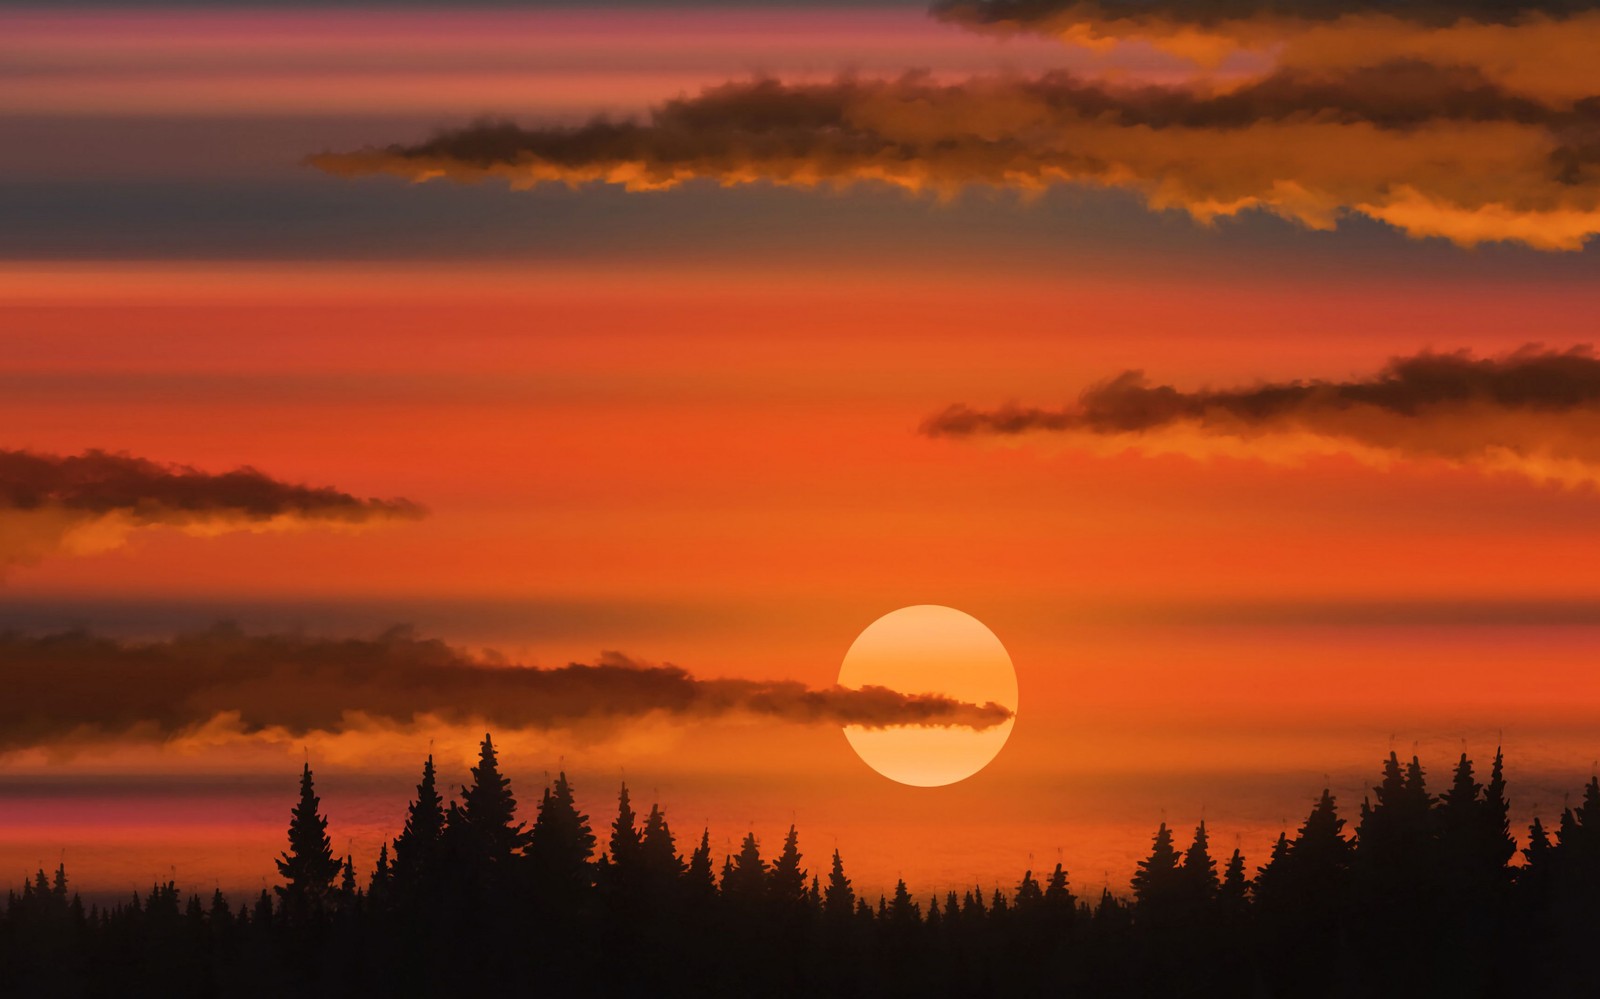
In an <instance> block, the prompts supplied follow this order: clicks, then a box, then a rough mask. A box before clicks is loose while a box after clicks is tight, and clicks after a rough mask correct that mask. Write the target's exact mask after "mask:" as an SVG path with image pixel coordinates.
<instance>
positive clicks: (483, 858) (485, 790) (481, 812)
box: [460, 732, 529, 880]
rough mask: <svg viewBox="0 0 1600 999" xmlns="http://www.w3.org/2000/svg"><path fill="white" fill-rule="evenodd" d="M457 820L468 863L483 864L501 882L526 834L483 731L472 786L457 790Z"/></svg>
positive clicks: (506, 782) (523, 842) (509, 784)
mask: <svg viewBox="0 0 1600 999" xmlns="http://www.w3.org/2000/svg"><path fill="white" fill-rule="evenodd" d="M460 821H461V823H462V825H463V827H464V828H463V831H464V832H465V834H466V835H465V837H464V839H463V841H464V843H465V844H466V849H467V850H468V851H469V853H468V856H467V857H466V858H465V859H466V861H467V862H468V863H469V864H476V865H485V866H486V868H487V870H488V871H490V872H493V873H492V874H491V877H493V878H494V879H495V880H503V879H504V878H505V877H506V876H507V874H508V872H509V869H510V866H511V863H512V861H513V860H514V859H515V858H516V857H517V856H518V855H519V854H520V853H521V852H522V849H523V847H524V846H526V845H527V843H528V838H529V834H528V833H527V831H526V830H525V828H524V826H523V824H522V823H520V822H518V821H517V799H516V796H515V795H513V794H512V793H511V781H510V779H509V778H507V777H504V776H502V775H501V773H500V762H499V758H498V756H497V755H496V753H495V749H494V740H493V739H491V738H490V736H489V733H487V732H485V733H484V736H483V742H482V744H481V745H480V746H479V750H478V765H477V766H475V767H473V768H472V783H471V784H470V785H468V786H466V787H463V788H462V789H461V810H460Z"/></svg>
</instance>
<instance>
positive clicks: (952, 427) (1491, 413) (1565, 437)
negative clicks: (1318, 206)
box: [922, 347, 1600, 483]
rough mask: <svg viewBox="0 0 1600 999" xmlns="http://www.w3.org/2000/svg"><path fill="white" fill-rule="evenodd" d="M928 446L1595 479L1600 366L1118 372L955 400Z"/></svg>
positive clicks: (1514, 359)
mask: <svg viewBox="0 0 1600 999" xmlns="http://www.w3.org/2000/svg"><path fill="white" fill-rule="evenodd" d="M922 432H923V433H925V434H927V435H929V436H933V437H1019V436H1022V435H1027V434H1049V435H1058V436H1060V437H1062V438H1064V439H1068V440H1071V441H1074V442H1077V443H1081V444H1084V445H1086V446H1090V447H1095V448H1097V449H1104V448H1113V449H1136V450H1144V451H1151V452H1169V451H1170V452H1179V453H1188V454H1195V455H1206V454H1212V453H1229V454H1243V455H1255V456H1258V457H1262V458H1267V459H1269V460H1272V459H1280V458H1300V457H1304V456H1305V455H1307V454H1311V453H1327V452H1342V453H1347V454H1352V455H1355V456H1356V457H1358V458H1361V459H1363V460H1368V461H1372V462H1375V463H1385V462H1392V461H1395V460H1408V459H1411V460H1415V459H1428V460H1440V461H1445V462H1448V463H1451V464H1455V465H1460V466H1464V467H1471V468H1479V469H1483V470H1490V471H1512V472H1516V473H1519V474H1522V475H1526V476H1528V477H1529V478H1533V479H1537V480H1554V481H1560V482H1567V483H1600V358H1597V357H1596V356H1595V354H1594V352H1593V351H1592V350H1591V349H1590V348H1588V347H1576V348H1573V349H1570V350H1565V351H1552V350H1544V349H1541V348H1537V347H1526V348H1523V349H1522V350H1519V351H1516V352H1514V353H1510V354H1505V355H1502V356H1498V357H1475V356H1473V355H1472V354H1470V353H1468V352H1465V351H1460V352H1455V353H1423V354H1417V355H1413V356H1410V357H1400V358H1396V359H1394V360H1392V361H1390V362H1389V363H1388V365H1386V366H1385V367H1384V368H1383V369H1382V370H1380V371H1378V372H1377V373H1376V374H1374V375H1372V376H1370V377H1366V378H1357V379H1352V380H1347V381H1327V380H1306V381H1292V382H1268V383H1262V384H1257V385H1251V386H1245V387H1240V388H1226V389H1194V390H1183V389H1179V388H1176V387H1174V386H1171V385H1156V384H1152V383H1151V382H1150V381H1149V380H1148V379H1146V378H1145V377H1144V375H1143V373H1142V372H1139V371H1127V372H1124V373H1122V374H1121V375H1118V376H1117V377H1115V378H1112V379H1110V380H1108V381H1104V382H1101V383H1099V384H1096V385H1094V386H1091V387H1090V388H1088V389H1087V390H1085V391H1084V392H1083V393H1082V394H1081V395H1080V396H1079V398H1078V401H1077V403H1076V404H1073V405H1069V406H1064V407H1061V408H1054V409H1052V408H1041V407H1030V406H1019V405H1006V406H1000V407H997V408H992V409H976V408H972V407H969V406H966V405H959V404H958V405H953V406H950V407H949V408H947V409H945V410H944V411H942V412H940V413H937V414H935V415H933V416H932V417H930V418H929V419H928V420H927V421H926V422H925V423H924V424H923V426H922Z"/></svg>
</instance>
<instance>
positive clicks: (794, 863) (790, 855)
mask: <svg viewBox="0 0 1600 999" xmlns="http://www.w3.org/2000/svg"><path fill="white" fill-rule="evenodd" d="M805 891H806V872H805V869H804V868H802V867H801V866H800V834H799V833H798V832H796V831H795V827H794V826H792V825H791V826H790V827H789V833H788V835H787V836H785V837H784V840H783V852H782V853H780V854H779V855H778V859H777V860H776V861H774V862H773V864H772V870H771V872H770V873H769V874H768V875H767V893H768V895H769V897H771V899H772V900H773V901H774V902H775V903H777V904H778V905H779V906H780V907H788V908H791V909H798V908H799V907H800V906H801V904H802V903H803V902H804V901H805Z"/></svg>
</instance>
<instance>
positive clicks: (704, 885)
mask: <svg viewBox="0 0 1600 999" xmlns="http://www.w3.org/2000/svg"><path fill="white" fill-rule="evenodd" d="M1508 814H1509V802H1508V799H1507V797H1506V784H1505V779H1504V775H1503V758H1502V755H1501V754H1500V753H1499V751H1496V754H1495V758H1494V762H1493V765H1492V767H1491V769H1490V772H1489V775H1488V780H1487V781H1486V782H1480V781H1479V780H1478V779H1477V777H1476V776H1475V773H1474V767H1473V763H1472V761H1471V760H1470V759H1468V757H1467V756H1466V754H1464V753H1463V754H1462V755H1461V758H1460V759H1459V761H1458V762H1457V763H1456V765H1455V767H1454V770H1453V773H1452V775H1451V779H1450V782H1449V785H1448V787H1446V788H1445V790H1444V791H1443V792H1442V793H1440V794H1437V795H1436V794H1434V793H1433V792H1431V791H1430V790H1429V789H1428V786H1427V782H1426V775H1425V773H1424V770H1423V767H1422V765H1421V763H1420V762H1419V761H1418V760H1417V759H1416V758H1415V757H1413V758H1412V760H1411V761H1410V762H1409V763H1408V764H1403V763H1402V762H1401V761H1400V759H1399V758H1398V757H1397V756H1396V754H1394V753H1390V755H1389V758H1388V760H1387V761H1386V762H1385V764H1384V769H1383V775H1382V778H1381V780H1380V781H1379V782H1378V783H1377V784H1376V785H1374V786H1373V788H1372V793H1371V794H1370V795H1368V796H1367V797H1366V799H1365V800H1363V801H1362V802H1361V804H1360V807H1359V812H1358V817H1357V818H1356V820H1355V822H1354V825H1353V828H1351V827H1349V820H1347V819H1346V818H1345V817H1344V816H1342V815H1341V814H1340V812H1339V808H1338V803H1337V802H1336V800H1335V797H1334V796H1333V795H1332V794H1331V793H1329V792H1328V791H1327V790H1324V791H1323V792H1322V794H1321V795H1320V797H1318V799H1317V800H1316V802H1315V804H1314V805H1313V806H1312V808H1311V810H1310V812H1309V814H1308V815H1307V816H1306V818H1305V821H1304V822H1303V823H1301V824H1300V825H1299V826H1298V828H1297V829H1296V830H1295V831H1294V833H1293V834H1292V835H1291V834H1290V833H1289V832H1288V831H1287V830H1286V831H1285V832H1284V833H1282V834H1281V835H1280V836H1279V837H1278V840H1277V842H1276V843H1275V844H1274V845H1273V847H1272V850H1271V853H1270V855H1269V856H1268V857H1267V858H1266V859H1265V861H1264V862H1263V863H1261V864H1260V865H1259V866H1256V867H1252V866H1251V865H1250V864H1249V863H1248V862H1247V861H1246V859H1245V857H1244V856H1243V855H1242V854H1241V852H1240V851H1239V850H1237V849H1235V850H1233V851H1232V853H1231V855H1229V856H1228V857H1227V858H1226V859H1222V860H1220V861H1219V858H1218V857H1217V856H1216V855H1214V853H1213V850H1212V846H1211V842H1210V837H1209V833H1208V831H1207V828H1206V824H1205V822H1204V821H1202V822H1200V823H1199V824H1198V825H1197V826H1196V828H1195V829H1194V832H1193V835H1192V837H1191V838H1189V841H1188V845H1187V847H1180V842H1179V840H1178V839H1177V837H1176V832H1175V831H1174V830H1173V829H1171V828H1169V827H1168V825H1167V824H1166V823H1165V822H1162V823H1161V824H1160V825H1159V826H1158V828H1157V829H1156V832H1155V835H1154V837H1153V842H1152V847H1151V850H1150V853H1149V855H1148V856H1147V857H1146V858H1145V859H1144V860H1142V861H1140V862H1139V864H1138V869H1137V873H1136V874H1135V876H1134V878H1133V882H1132V889H1133V891H1132V897H1131V898H1122V897H1118V896H1116V895H1114V894H1113V893H1112V892H1111V891H1110V890H1109V888H1107V889H1103V890H1102V891H1101V892H1100V893H1099V894H1098V896H1097V897H1095V898H1093V899H1090V898H1080V897H1078V896H1077V895H1076V894H1075V893H1074V891H1073V889H1072V886H1071V884H1070V881H1069V878H1068V874H1067V872H1066V871H1065V870H1064V869H1063V868H1062V866H1061V865H1060V864H1056V865H1055V868H1054V869H1053V870H1051V871H1049V872H1048V873H1044V874H1042V875H1041V876H1035V874H1034V872H1033V871H1031V870H1030V871H1026V872H1024V873H1023V875H1022V877H1021V878H1020V880H1019V881H1018V882H1017V884H1016V886H1015V887H1014V888H1012V889H1011V890H1009V891H1006V890H1001V889H998V888H996V889H994V890H993V891H992V892H988V893H986V892H984V891H983V890H981V889H978V888H973V889H970V890H966V891H962V892H955V891H951V892H947V893H945V894H944V895H943V897H942V898H941V897H940V896H939V895H937V894H935V895H931V896H927V897H917V896H913V894H912V892H911V891H910V889H908V887H907V886H906V884H905V882H904V881H903V880H902V881H900V882H899V883H898V884H896V886H895V888H894V891H893V892H892V893H889V894H884V895H880V896H879V897H878V898H876V899H871V898H868V897H865V896H864V895H863V894H862V893H859V892H857V891H856V890H855V889H854V887H853V886H852V884H851V881H850V878H849V877H848V876H847V874H846V872H845V867H844V862H843V859H842V858H841V856H840V854H839V851H838V850H834V851H833V855H832V857H831V859H830V860H829V861H828V862H827V863H824V864H822V865H820V866H819V867H818V868H816V869H814V870H813V869H811V868H808V867H807V866H806V864H805V862H804V856H803V854H802V853H801V850H800V841H799V834H798V832H797V831H796V830H795V828H794V827H792V826H791V827H790V829H789V831H788V834H787V835H786V836H785V837H784V840H783V843H782V845H781V846H780V847H779V849H778V850H777V852H776V856H775V857H772V858H770V859H769V858H768V857H767V856H765V855H763V852H762V847H761V843H760V841H759V840H758V839H757V837H756V836H755V835H754V834H753V833H752V834H748V835H746V836H745V838H744V840H743V842H742V843H741V845H740V847H739V849H738V851H737V852H736V853H733V854H731V855H728V856H725V857H724V858H723V859H722V861H721V863H720V865H719V864H717V863H715V862H714V856H713V853H712V849H711V845H710V834H709V830H702V831H701V833H700V836H699V838H698V841H697V842H692V845H691V844H690V843H683V844H680V841H679V839H678V838H677V836H676V835H675V834H674V832H673V830H672V828H671V826H670V825H669V823H668V821H667V817H666V815H665V813H664V812H663V811H662V810H661V809H660V807H659V806H658V805H655V804H652V805H651V806H650V809H649V812H648V814H646V815H644V816H643V817H641V816H640V814H639V813H638V811H636V810H635V807H634V804H633V801H632V797H631V795H630V794H629V791H628V788H627V785H626V784H624V785H623V786H622V789H621V792H620V794H619V795H618V804H617V814H616V817H615V819H614V820H613V821H612V822H611V823H610V826H609V829H605V828H602V829H601V830H600V833H601V834H604V835H605V836H606V842H605V843H604V845H603V846H602V845H601V843H600V841H599V835H597V832H596V829H595V825H594V824H593V823H592V822H591V821H590V819H589V817H588V816H586V815H585V814H583V812H582V811H581V810H580V809H579V807H578V805H577V803H576V800H575V799H574V797H573V789H572V786H571V784H570V782H569V781H568V780H567V777H566V774H565V773H562V774H560V775H558V776H557V777H556V779H555V780H554V781H552V782H550V784H549V785H548V786H547V787H546V788H545V789H544V792H543V796H542V797H541V798H540V800H539V803H538V805H537V807H536V809H535V811H534V816H533V821H532V823H531V824H528V823H526V822H524V821H522V820H520V819H519V810H518V806H517V801H516V797H515V795H514V794H513V791H512V788H511V782H510V781H509V780H508V779H507V778H506V777H505V776H504V775H503V774H502V773H501V771H500V767H499V762H498V758H497V754H496V751H495V748H494V744H493V742H492V740H491V739H490V737H489V736H487V735H486V736H485V737H484V739H483V742H482V745H481V747H480V753H479V759H478V764H477V765H476V766H475V767H473V768H472V771H471V781H470V783H469V784H467V785H466V786H463V787H462V788H461V791H460V795H459V797H457V798H455V799H454V800H451V801H449V802H448V804H447V803H446V801H445V798H444V796H443V795H442V794H441V792H440V789H439V784H438V778H437V773H436V771H435V768H434V763H433V758H432V757H431V756H429V757H428V759H427V761H426V762H425V763H424V764H423V768H422V776H421V780H420V781H419V783H418V784H417V792H416V798H415V799H414V800H412V801H411V802H410V805H409V808H408V810H407V814H406V818H405V823H404V826H403V828H402V829H401V831H400V833H399V835H398V836H396V837H395V838H394V840H393V841H392V843H385V844H384V845H383V847H382V848H381V849H380V851H379V854H378V857H377V862H376V864H375V866H374V867H373V868H372V869H371V870H370V871H361V872H358V871H357V870H356V868H355V865H354V862H353V860H352V858H351V857H349V856H345V857H339V856H336V855H335V854H334V852H333V849H332V843H331V840H330V838H329V835H328V821H327V818H326V816H324V815H323V814H322V811H321V803H320V801H319V799H318V797H317V794H316V789H315V784H314V781H313V775H312V771H311V767H310V765H309V764H307V765H306V766H305V768H304V769H303V770H302V772H301V777H300V796H299V800H298V802H297V803H296V804H295V806H294V808H293V810H292V812H291V818H290V822H289V830H288V843H287V847H286V849H285V850H284V852H283V853H282V854H281V855H280V856H279V857H278V858H277V868H278V873H279V878H280V883H279V884H278V885H276V886H275V887H274V889H273V890H272V891H271V892H267V891H265V890H263V891H262V893H261V894H260V896H259V897H257V898H255V899H252V900H248V901H246V902H244V903H243V904H239V905H235V904H234V903H232V902H231V901H230V900H229V899H228V898H227V897H226V896H225V895H224V894H223V893H222V892H221V891H220V890H219V891H217V892H215V893H214V894H213V895H212V896H211V898H210V899H209V900H206V899H202V898H201V897H200V896H199V895H190V896H189V897H188V898H187V899H185V898H183V897H182V894H181V893H180V892H179V891H178V889H177V887H176V885H175V884H174V883H173V882H170V881H169V882H166V883H164V884H163V883H158V884H156V885H154V886H152V888H151V890H150V891H149V892H148V893H147V894H145V893H135V894H134V895H133V896H132V897H131V898H129V899H128V900H127V901H125V902H121V903H118V904H114V905H110V906H104V907H102V906H90V907H87V908H86V907H85V905H84V904H83V902H82V901H81V900H80V899H79V897H78V896H77V895H75V894H72V893H71V892H70V890H69V885H68V880H67V874H66V871H65V868H64V867H61V868H57V869H56V871H55V872H54V875H53V877H52V876H49V875H47V874H46V873H45V872H44V871H43V870H40V871H38V872H37V873H36V874H35V875H34V876H33V877H32V878H31V879H30V880H28V881H27V882H25V884H24V886H23V888H22V890H21V891H20V892H18V891H12V892H10V894H9V897H8V898H7V901H6V907H5V910H4V913H3V915H0V993H3V994H5V995H18V996H100V995H118V996H138V995H151V996H172V997H182V996H197V997H198V996H284V995H305V996H364V995H416V996H441V995H455V994H460V993H464V992H476V991H489V990H493V991H494V992H496V993H498V994H503V995H529V996H538V995H565V994H568V993H574V992H579V991H582V992H586V993H589V994H601V995H621V994H632V993H640V992H643V991H645V990H649V991H651V992H655V993H664V994H668V995H705V996H754V995H842V996H857V995H859V996H867V995H873V996H880V995H889V996H900V995H903V996H919V997H921V996H971V995H989V994H1018V995H1027V996H1032V995H1082V996H1094V997H1103V996H1110V997H1116V996H1153V995H1169V996H1207V997H1209V996H1218V997H1225V996H1238V997H1263V996H1272V997H1275V996H1283V997H1296V999H1298V997H1319V996H1329V997H1335V996H1337V997H1342V996H1416V995H1449V996H1452V997H1457V996H1462V997H1474V996H1481V997H1494V996H1512V995H1518V996H1520V995H1527V994H1532V993H1535V992H1548V993H1551V994H1556V995H1594V994H1600V973H1597V972H1596V969H1595V965H1594V961H1593V957H1592V954H1593V947H1594V945H1595V942H1596V941H1597V940H1600V778H1593V779H1591V780H1590V781H1589V783H1588V785H1587V786H1586V787H1585V788H1584V791H1583V794H1582V798H1581V801H1580V803H1578V804H1577V805H1569V806H1567V807H1565V808H1563V810H1562V812H1561V814H1560V816H1559V818H1558V821H1557V823H1556V825H1555V827H1554V829H1553V830H1552V829H1550V828H1547V827H1546V826H1545V825H1544V824H1543V822H1542V820H1540V819H1535V820H1534V821H1533V824H1532V825H1531V827H1530V828H1529V829H1528V831H1527V835H1526V838H1525V840H1524V842H1523V844H1522V846H1521V848H1520V857H1519V856H1518V854H1519V847H1518V843H1517V840H1516V839H1515V838H1514V837H1513V835H1512V833H1511V829H1510V823H1509V818H1508ZM907 835H908V836H909V835H937V830H920V831H917V830H907ZM1514 861H1520V862H1514Z"/></svg>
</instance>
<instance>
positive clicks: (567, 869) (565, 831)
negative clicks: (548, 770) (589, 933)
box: [528, 771, 595, 905]
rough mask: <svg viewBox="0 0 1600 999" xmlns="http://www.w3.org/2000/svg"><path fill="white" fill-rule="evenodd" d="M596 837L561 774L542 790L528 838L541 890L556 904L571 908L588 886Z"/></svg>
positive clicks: (529, 855) (564, 775) (534, 869)
mask: <svg viewBox="0 0 1600 999" xmlns="http://www.w3.org/2000/svg"><path fill="white" fill-rule="evenodd" d="M594 847H595V836H594V831H593V830H592V829H591V828H590V826H589V817H588V816H587V815H584V814H583V813H582V812H580V811H579V810H578V805H577V802H576V801H575V800H574V799H573V796H572V785H571V784H569V783H568V782H567V775H566V773H565V771H563V772H562V773H561V774H560V775H558V776H557V777H556V780H555V783H554V784H553V785H551V786H550V787H547V788H545V791H544V798H543V799H542V800H541V801H540V802H539V814H538V817H537V818H536V819H535V820H534V825H533V832H532V834H531V835H530V837H529V843H528V858H529V861H530V862H531V864H532V866H533V871H534V877H535V878H536V879H537V881H538V884H539V886H540V888H541V889H542V890H543V891H546V892H549V893H551V894H553V895H554V896H555V898H556V900H557V903H558V904H559V905H570V904H572V903H573V901H574V900H575V898H576V897H577V896H578V895H579V894H581V892H582V891H583V890H584V889H586V888H587V887H588V886H589V885H590V883H591V877H592V864H591V860H592V858H593V856H594Z"/></svg>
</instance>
